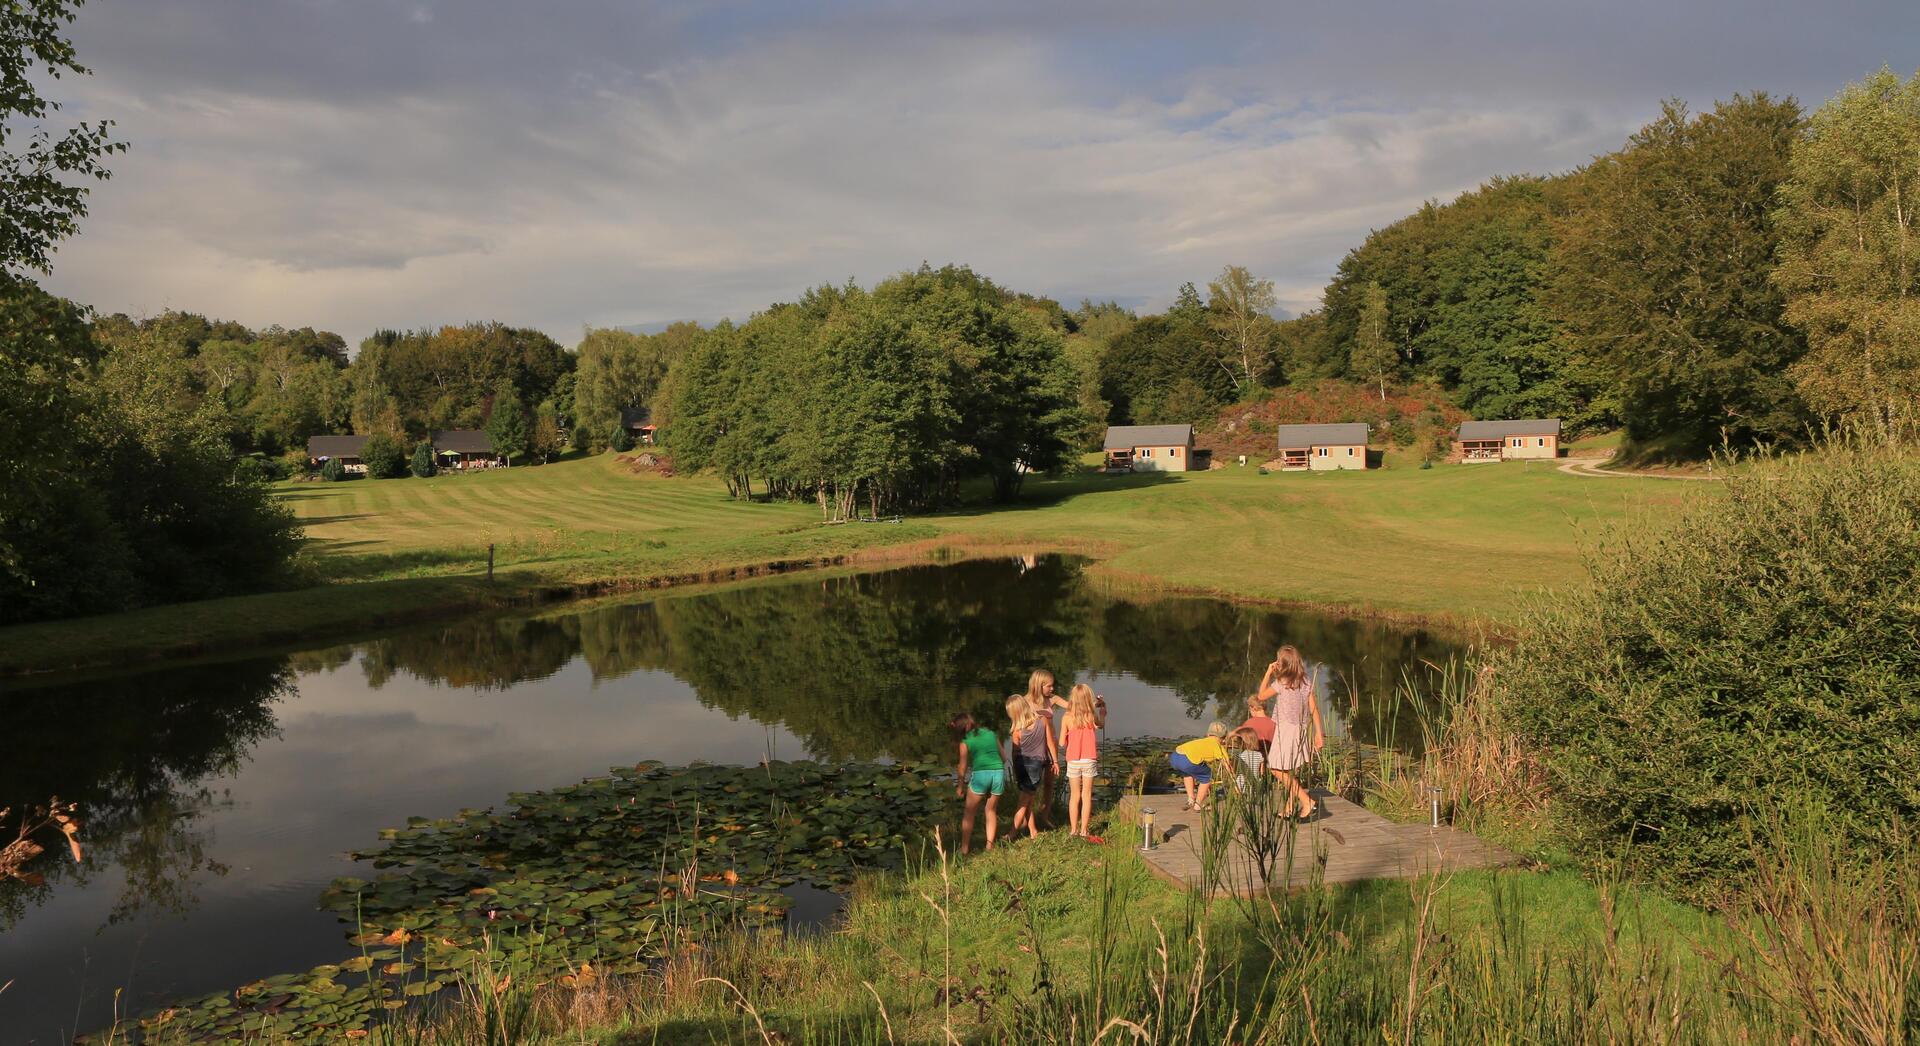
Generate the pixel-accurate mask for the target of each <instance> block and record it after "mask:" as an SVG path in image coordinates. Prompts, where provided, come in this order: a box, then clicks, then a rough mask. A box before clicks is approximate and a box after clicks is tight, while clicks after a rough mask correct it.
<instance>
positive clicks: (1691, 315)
mask: <svg viewBox="0 0 1920 1046" xmlns="http://www.w3.org/2000/svg"><path fill="white" fill-rule="evenodd" d="M1799 126H1800V108H1799V106H1798V105H1796V104H1795V103H1794V102H1793V101H1792V100H1790V99H1789V100H1781V99H1774V98H1769V97H1768V96H1766V95H1765V94H1754V95H1740V96H1736V97H1734V99H1733V100H1731V101H1728V102H1722V103H1720V104H1719V105H1716V106H1715V107H1714V109H1713V111H1712V112H1709V113H1703V114H1699V115H1695V114H1693V113H1690V112H1688V111H1687V108H1686V107H1685V106H1684V105H1681V104H1679V103H1677V102H1671V103H1668V104H1667V105H1666V106H1665V108H1664V110H1663V112H1662V114H1661V117H1660V119H1658V120H1656V121H1654V122H1653V123H1651V124H1648V125H1647V126H1646V127H1644V128H1642V129H1641V130H1640V132H1639V133H1637V134H1635V135H1634V136H1633V138H1632V139H1631V140H1629V142H1628V144H1627V147H1626V148H1624V149H1622V150H1620V151H1619V152H1616V153H1612V154H1609V155H1607V156H1603V157H1601V158H1599V159H1598V160H1596V161H1594V163H1593V164H1592V166H1591V167H1589V168H1588V169H1587V170H1586V171H1584V172H1583V173H1582V174H1581V176H1580V178H1579V180H1578V182H1579V185H1578V191H1577V192H1575V193H1574V194H1572V195H1571V197H1570V198H1569V201H1568V206H1567V209H1566V212H1565V214H1564V215H1562V216H1561V217H1560V218H1559V219H1558V220H1557V221H1556V222H1555V241H1554V246H1553V254H1552V267H1551V275H1550V278H1549V280H1548V283H1547V286H1546V293H1545V300H1546V302H1547V303H1548V305H1549V306H1550V308H1551V309H1552V312H1553V315H1554V316H1555V317H1556V318H1557V319H1558V320H1559V322H1560V324H1561V327H1562V331H1563V336H1564V337H1565V338H1566V340H1567V342H1568V344H1569V345H1570V346H1571V347H1572V349H1573V350H1574V352H1575V353H1576V355H1578V356H1579V357H1581V358H1582V359H1584V360H1589V361H1592V362H1593V363H1595V364H1596V365H1597V366H1599V367H1600V368H1602V369H1603V370H1604V371H1605V372H1606V373H1607V374H1608V375H1609V377H1610V379H1611V381H1612V382H1613V383H1614V384H1615V385H1616V387H1617V388H1618V390H1619V392H1618V395H1619V397H1620V413H1621V417H1622V420H1623V421H1624V422H1625V425H1626V432H1627V437H1628V439H1629V441H1630V442H1631V443H1632V444H1634V445H1636V446H1637V447H1639V448H1641V449H1642V451H1643V452H1648V453H1665V454H1674V455H1678V456H1697V455H1700V454H1703V453H1705V452H1706V451H1708V450H1709V449H1711V448H1712V447H1714V446H1716V445H1718V444H1720V443H1722V442H1730V443H1733V444H1735V445H1742V444H1751V443H1754V442H1758V441H1770V440H1780V439H1783V438H1787V439H1790V438H1793V437H1795V436H1797V435H1799V434H1800V433H1801V432H1802V431H1803V428H1804V414H1803V412H1802V409H1801V405H1800V398H1799V396H1798V395H1797V394H1796V393H1795V390H1794V388H1793V384H1792V382H1791V380H1790V379H1789V378H1788V376H1787V369H1788V367H1789V366H1790V365H1791V364H1792V363H1794V361H1796V360H1798V359H1799V358H1800V356H1801V354H1802V353H1803V352H1804V351H1805V342H1804V340H1803V339H1802V338H1801V336H1800V334H1799V332H1797V331H1796V330H1794V329H1793V328H1792V327H1791V326H1789V325H1788V324H1787V323H1786V321H1785V318H1784V317H1783V315H1782V309H1783V306H1784V299H1783V296H1782V295H1781V293H1780V291H1779V290H1778V289H1777V288H1776V287H1774V286H1773V285H1771V284H1770V283H1769V282H1768V271H1769V269H1770V268H1771V264H1772V261H1773V256H1774V250H1775V247H1776V245H1777V243H1778V235H1777V233H1776V232H1775V230H1774V228H1773V226H1772V224H1771V223H1770V222H1769V220H1768V210H1769V208H1770V207H1771V205H1772V203H1773V201H1774V199H1775V195H1776V193H1777V192H1778V190H1779V189H1780V186H1781V183H1782V182H1783V181H1784V180H1785V179H1786V176H1787V171H1788V166H1787V164H1788V155H1789V152H1790V149H1791V147H1792V143H1793V141H1794V138H1795V135H1796V133H1797V132H1798V129H1799Z"/></svg>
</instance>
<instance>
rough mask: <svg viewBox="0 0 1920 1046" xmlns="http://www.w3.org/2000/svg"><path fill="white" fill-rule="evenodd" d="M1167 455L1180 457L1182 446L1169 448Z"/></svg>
mask: <svg viewBox="0 0 1920 1046" xmlns="http://www.w3.org/2000/svg"><path fill="white" fill-rule="evenodd" d="M1167 456H1168V457H1170V458H1177V457H1179V456H1180V448H1179V447H1175V448H1173V449H1172V450H1169V451H1167Z"/></svg>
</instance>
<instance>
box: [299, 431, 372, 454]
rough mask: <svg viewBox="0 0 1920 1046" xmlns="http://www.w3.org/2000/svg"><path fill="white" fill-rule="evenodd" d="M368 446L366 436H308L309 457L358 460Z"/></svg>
mask: <svg viewBox="0 0 1920 1046" xmlns="http://www.w3.org/2000/svg"><path fill="white" fill-rule="evenodd" d="M366 446H367V437H365V436H308V437H307V457H309V458H314V459H319V458H358V457H359V456H360V452H361V451H362V450H364V449H365V448H366Z"/></svg>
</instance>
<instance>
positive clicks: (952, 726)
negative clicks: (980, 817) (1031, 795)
mask: <svg viewBox="0 0 1920 1046" xmlns="http://www.w3.org/2000/svg"><path fill="white" fill-rule="evenodd" d="M947 729H948V730H949V731H950V732H951V733H952V734H953V739H954V741H955V743H956V744H957V745H958V746H959V751H960V766H959V768H958V770H956V771H955V776H956V777H957V778H958V779H959V789H958V791H959V794H960V798H961V799H964V800H966V807H965V809H964V810H963V811H962V812H961V814H960V852H961V853H963V854H964V853H966V852H967V850H968V849H969V848H970V847H971V846H972V845H973V818H974V815H975V814H976V813H978V812H979V810H980V807H981V806H983V805H984V806H985V807H986V808H987V849H989V850H991V849H993V839H994V836H996V835H998V834H999V829H1000V815H999V813H998V812H997V811H996V810H995V809H994V807H995V805H996V804H998V803H999V801H1000V796H1001V794H1002V793H1004V792H1005V791H1006V790H1007V761H1006V758H1005V756H1004V754H1003V752H1002V751H1001V747H1000V737H999V735H998V734H995V733H994V732H993V731H991V730H988V729H987V728H985V727H983V726H979V725H977V724H975V723H974V721H973V716H971V715H968V714H967V713H965V712H962V713H960V714H959V715H956V716H954V717H953V718H952V719H950V720H948V721H947Z"/></svg>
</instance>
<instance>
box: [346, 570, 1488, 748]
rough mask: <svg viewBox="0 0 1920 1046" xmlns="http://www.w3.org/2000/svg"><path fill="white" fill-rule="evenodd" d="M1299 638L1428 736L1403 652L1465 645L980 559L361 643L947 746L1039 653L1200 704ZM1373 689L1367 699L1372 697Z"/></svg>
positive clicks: (476, 675) (424, 659) (1382, 731)
mask: <svg viewBox="0 0 1920 1046" xmlns="http://www.w3.org/2000/svg"><path fill="white" fill-rule="evenodd" d="M1282 643H1293V644H1295V645H1296V646H1299V647H1300V648H1301V649H1302V650H1303V651H1304V652H1306V654H1307V656H1308V657H1309V659H1311V660H1313V661H1315V662H1318V663H1320V664H1321V665H1323V666H1325V669H1326V670H1327V671H1328V673H1329V675H1328V681H1329V684H1330V685H1329V689H1330V690H1331V691H1332V693H1331V694H1330V695H1329V696H1330V698H1331V699H1332V700H1333V702H1334V704H1335V706H1336V708H1337V710H1338V711H1339V712H1340V713H1341V714H1342V715H1343V717H1345V718H1347V719H1348V720H1350V721H1351V723H1352V726H1353V729H1354V731H1355V733H1356V734H1357V735H1358V736H1359V737H1360V738H1361V739H1362V740H1368V741H1376V740H1377V741H1397V742H1400V743H1407V742H1413V741H1417V739H1418V738H1417V735H1418V731H1417V727H1415V726H1414V725H1413V721H1412V715H1411V709H1410V708H1404V707H1401V708H1396V707H1395V705H1394V703H1393V702H1392V701H1391V700H1390V697H1391V695H1392V694H1393V693H1394V692H1395V691H1396V690H1397V689H1398V687H1399V685H1400V683H1401V673H1402V671H1403V668H1404V666H1408V665H1412V664H1416V663H1417V660H1418V659H1419V658H1422V657H1425V658H1434V659H1438V658H1441V657H1444V656H1445V655H1446V654H1447V653H1449V652H1450V651H1449V649H1448V648H1446V647H1445V646H1444V644H1441V643H1438V642H1436V641H1435V640H1433V639H1431V638H1430V637H1428V636H1426V635H1424V634H1422V633H1419V632H1409V631H1404V630H1400V629H1393V628H1388V627H1385V626H1382V625H1379V624H1377V623H1368V622H1360V621H1353V620H1347V619H1338V618H1328V617H1321V616H1318V615H1311V614H1296V613H1282V612H1275V611H1269V610H1262V609H1257V608H1247V607H1240V606H1235V605H1232V604H1228V603H1223V602H1221V601H1219V600H1211V599H1191V598H1170V599H1159V600H1148V601H1141V602H1129V601H1116V600H1112V599H1108V598H1105V597H1102V596H1100V595H1098V594H1097V593H1096V591H1095V589H1094V586H1092V585H1090V584H1089V583H1088V582H1087V580H1086V578H1085V577H1084V575H1083V574H1082V571H1081V568H1080V566H1079V565H1078V564H1077V563H1076V562H1074V561H1072V560H1067V559H1062V558H1044V559H1042V560H1041V561H1040V562H1039V563H1038V565H1037V566H1032V567H1024V566H1022V565H1020V564H1017V563H1013V562H1006V561H997V560H996V561H977V562H968V563H961V564H957V565H953V566H946V567H915V568H908V569H903V570H894V571H888V572H884V573H877V574H866V575H853V576H837V577H825V578H817V579H810V580H804V581H797V582H793V583H787V584H771V585H757V586H747V587H741V588H734V589H725V590H720V591H716V592H707V593H701V594H695V595H680V596H666V597H662V598H659V599H655V600H652V601H649V602H646V603H640V604H631V605H621V606H609V607H601V608H598V609H594V610H590V611H584V612H580V613H576V614H564V615H553V616H547V617H540V618H524V617H523V618H495V619H490V620H483V621H477V622H469V623H464V624H456V625H448V626H444V627H438V628H433V629H426V630H421V631H418V632H412V633H408V634H406V635H402V636H396V637H392V638H388V639H382V640H378V641H375V642H372V643H368V644H364V645H363V646H362V647H360V653H361V662H362V667H363V669H364V671H365V672H366V675H367V679H368V681H369V683H370V684H372V685H374V686H376V687H377V686H379V685H381V684H382V683H383V682H385V681H386V680H387V679H388V678H391V677H392V676H393V674H394V673H396V672H400V671H405V672H408V673H409V674H412V675H415V676H419V677H421V678H425V679H429V680H433V681H438V682H444V683H448V684H451V685H456V686H483V687H506V686H511V685H513V684H514V683H517V682H522V681H526V680H531V679H538V678H543V677H545V676H548V675H551V674H553V673H554V672H556V671H558V670H559V669H560V668H561V667H562V666H564V665H565V664H566V663H568V661H570V660H571V659H573V658H574V657H576V656H577V657H580V658H581V659H582V660H584V662H585V663H586V665H587V666H588V667H589V669H590V670H591V671H592V673H593V676H594V678H595V679H596V680H606V679H613V678H618V677H620V676H624V675H626V674H629V673H631V672H634V671H637V670H642V669H654V670H661V671H666V672H669V673H671V674H673V675H674V676H676V677H678V678H680V679H681V680H683V681H685V682H686V683H688V684H689V685H690V686H692V687H693V689H694V690H695V691H696V693H697V694H698V696H699V699H700V700H701V702H702V703H704V704H706V705H709V706H711V707H714V708H717V709H720V710H721V711H724V712H726V713H727V714H728V715H730V716H746V717H749V718H752V719H754V720H756V721H758V722H764V723H777V724H780V725H782V726H784V727H786V728H787V730H788V731H790V732H791V733H793V734H794V735H795V736H797V737H799V738H800V739H801V740H802V741H803V743H805V744H806V746H807V748H808V750H809V752H811V753H812V754H814V755H817V756H820V757H823V758H850V757H866V756H871V755H874V754H877V753H890V754H894V755H901V756H905V755H917V754H925V753H932V752H944V751H945V745H944V739H943V733H942V727H941V724H942V723H944V721H945V719H946V717H947V716H948V715H949V714H951V712H952V711H954V710H955V709H956V708H961V707H964V708H968V709H969V710H971V711H973V712H974V714H975V715H979V716H983V717H986V718H987V719H988V721H992V722H997V721H998V720H999V718H1000V717H1001V715H1002V712H1001V699H1002V698H1004V696H1005V695H1006V694H1007V693H1009V692H1012V691H1016V690H1020V689H1023V688H1024V687H1025V685H1026V677H1027V673H1028V671H1030V670H1031V669H1032V668H1033V667H1034V666H1036V665H1045V666H1047V667H1050V668H1052V669H1053V670H1054V671H1055V672H1057V673H1059V674H1060V675H1061V677H1062V678H1071V677H1072V675H1073V674H1074V673H1075V672H1077V671H1082V670H1090V671H1094V672H1099V673H1102V674H1111V673H1116V672H1125V673H1130V674H1132V675H1134V676H1137V677H1139V678H1140V679H1142V680H1143V681H1145V682H1147V683H1150V684H1153V685H1155V686H1162V687H1166V688H1168V689H1170V690H1172V691H1173V692H1174V693H1176V694H1177V695H1179V697H1180V699H1181V700H1182V702H1183V703H1184V704H1185V705H1186V706H1187V708H1188V710H1189V713H1190V714H1192V715H1194V716H1196V717H1198V716H1200V715H1202V714H1204V711H1205V709H1206V707H1207V705H1208V703H1209V702H1220V703H1222V704H1225V705H1227V706H1235V705H1237V704H1238V702H1239V701H1240V699H1242V698H1244V697H1245V695H1246V694H1247V693H1248V692H1249V691H1250V690H1251V689H1252V687H1253V686H1254V684H1255V683H1257V682H1258V680H1259V678H1260V674H1261V671H1262V669H1263V668H1264V666H1265V665H1266V663H1267V662H1268V661H1269V660H1270V659H1271V658H1272V656H1273V651H1274V649H1275V648H1276V647H1278V646H1279V645H1280V644H1282ZM1355 696H1357V698H1358V700H1357V701H1356V700H1355V699H1354V698H1355Z"/></svg>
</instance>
